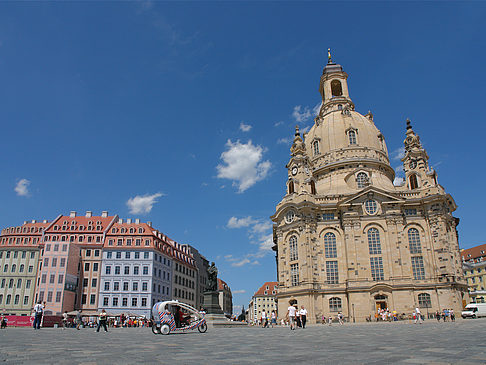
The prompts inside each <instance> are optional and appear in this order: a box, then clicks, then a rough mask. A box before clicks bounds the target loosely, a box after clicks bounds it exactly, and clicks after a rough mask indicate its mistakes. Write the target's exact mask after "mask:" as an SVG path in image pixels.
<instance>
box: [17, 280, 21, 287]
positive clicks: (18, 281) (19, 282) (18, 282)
mask: <svg viewBox="0 0 486 365" xmlns="http://www.w3.org/2000/svg"><path fill="white" fill-rule="evenodd" d="M21 287H22V279H17V289H19V288H21Z"/></svg>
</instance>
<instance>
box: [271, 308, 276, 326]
mask: <svg viewBox="0 0 486 365" xmlns="http://www.w3.org/2000/svg"><path fill="white" fill-rule="evenodd" d="M271 319H272V328H273V325H275V326H276V325H277V313H275V309H274V310H272V314H271Z"/></svg>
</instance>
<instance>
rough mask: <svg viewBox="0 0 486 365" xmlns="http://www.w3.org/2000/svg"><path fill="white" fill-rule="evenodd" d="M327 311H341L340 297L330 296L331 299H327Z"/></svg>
mask: <svg viewBox="0 0 486 365" xmlns="http://www.w3.org/2000/svg"><path fill="white" fill-rule="evenodd" d="M329 311H330V312H340V311H342V302H341V298H331V299H329Z"/></svg>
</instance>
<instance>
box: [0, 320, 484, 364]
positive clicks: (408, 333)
mask: <svg viewBox="0 0 486 365" xmlns="http://www.w3.org/2000/svg"><path fill="white" fill-rule="evenodd" d="M485 326H486V319H478V320H458V321H457V322H456V323H442V322H441V323H437V322H436V321H427V322H425V323H424V324H422V325H414V324H413V323H409V322H399V323H372V324H369V323H367V324H345V325H343V326H339V325H336V324H333V325H332V326H331V327H329V326H324V325H315V326H310V327H308V328H306V329H305V330H302V329H299V330H296V331H290V330H289V328H288V327H283V328H282V327H279V328H268V329H267V328H265V329H263V328H254V327H239V328H209V329H208V332H207V333H205V334H200V333H199V332H197V331H192V332H189V333H185V334H171V335H169V336H163V335H154V334H152V332H151V330H150V329H149V328H123V329H112V330H111V331H110V332H108V333H104V332H100V333H95V332H94V330H93V329H82V330H80V331H77V330H75V329H67V330H62V329H54V328H46V329H41V330H39V331H34V330H33V329H31V328H8V329H6V330H1V331H0V344H1V345H0V346H1V347H0V361H2V362H5V363H14V364H23V363H27V362H29V363H31V364H47V363H48V364H54V363H56V364H63V363H69V364H109V363H117V364H135V363H152V364H154V363H163V364H169V363H172V364H218V363H224V364H250V363H252V364H254V363H263V362H267V361H268V362H269V363H273V364H290V363H293V364H300V363H307V364H326V363H328V364H339V363H341V364H350V363H354V364H385V363H394V364H395V363H401V364H485V363H486V348H485V346H484V340H485Z"/></svg>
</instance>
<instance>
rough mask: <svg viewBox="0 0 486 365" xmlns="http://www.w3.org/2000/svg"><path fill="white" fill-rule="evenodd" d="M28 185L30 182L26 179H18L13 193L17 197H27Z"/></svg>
mask: <svg viewBox="0 0 486 365" xmlns="http://www.w3.org/2000/svg"><path fill="white" fill-rule="evenodd" d="M29 185H30V181H29V180H27V179H20V180H19V181H18V182H17V184H16V185H15V188H14V190H15V192H16V193H17V195H18V196H29V194H30V192H29Z"/></svg>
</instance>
